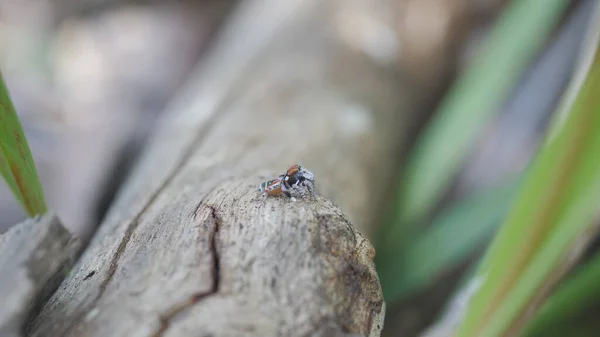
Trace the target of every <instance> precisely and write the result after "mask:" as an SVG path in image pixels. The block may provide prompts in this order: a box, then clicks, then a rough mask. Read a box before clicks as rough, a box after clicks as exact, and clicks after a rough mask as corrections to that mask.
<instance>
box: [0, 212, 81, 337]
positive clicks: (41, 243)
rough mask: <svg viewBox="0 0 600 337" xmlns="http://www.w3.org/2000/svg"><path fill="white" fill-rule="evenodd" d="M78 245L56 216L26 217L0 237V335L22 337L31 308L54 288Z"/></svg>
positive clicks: (63, 274) (62, 277)
mask: <svg viewBox="0 0 600 337" xmlns="http://www.w3.org/2000/svg"><path fill="white" fill-rule="evenodd" d="M78 248H79V243H78V240H76V239H74V238H73V237H72V236H71V233H69V231H68V230H66V229H65V228H64V227H63V226H62V224H61V223H60V221H59V220H58V218H57V217H56V216H55V215H46V216H44V217H37V218H35V219H29V220H27V221H25V222H23V223H20V224H17V225H15V226H14V227H12V228H11V229H10V230H8V231H7V232H6V233H4V234H2V235H1V236H0V336H2V337H18V336H22V330H23V325H24V324H25V322H26V321H27V317H28V315H29V313H30V311H32V310H35V308H36V306H38V305H39V303H40V301H43V299H45V298H47V297H48V296H49V295H50V294H52V293H53V292H54V291H55V290H56V288H57V287H58V285H59V284H60V282H61V281H62V280H63V279H64V277H65V276H66V274H67V269H68V268H69V267H70V266H71V265H72V264H73V262H74V260H75V255H76V253H77V251H78Z"/></svg>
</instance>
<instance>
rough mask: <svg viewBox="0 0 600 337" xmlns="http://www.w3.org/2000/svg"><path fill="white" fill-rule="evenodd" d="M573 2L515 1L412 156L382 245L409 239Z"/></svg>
mask: <svg viewBox="0 0 600 337" xmlns="http://www.w3.org/2000/svg"><path fill="white" fill-rule="evenodd" d="M568 4H569V1H565V0H518V1H513V2H512V3H511V4H510V5H509V8H508V9H507V10H506V12H505V13H503V15H502V16H501V18H500V19H499V21H498V23H497V24H496V25H495V26H494V29H493V31H492V33H491V35H490V37H489V39H488V40H487V42H486V44H485V46H484V47H483V48H482V53H481V54H480V55H479V56H478V58H477V59H476V61H475V62H474V64H473V65H472V66H471V67H470V68H469V69H468V71H467V72H466V73H465V74H464V75H463V76H461V77H460V78H459V80H458V81H457V83H455V85H454V86H453V87H452V89H451V91H450V92H449V93H448V95H447V96H446V97H445V99H444V100H443V102H442V104H441V105H440V108H439V110H438V111H437V112H436V114H435V115H434V118H433V120H432V121H431V123H430V124H429V125H428V126H427V128H426V129H425V130H424V131H423V132H422V134H421V136H420V138H419V139H418V142H417V144H416V146H415V148H414V149H413V151H412V152H411V154H410V156H409V160H408V162H407V167H406V170H405V172H404V176H403V179H402V181H401V187H400V195H399V197H398V205H397V207H396V216H395V217H394V222H393V223H392V226H391V228H390V230H389V231H382V233H381V236H380V241H379V242H378V248H379V249H388V248H390V247H393V246H395V245H398V244H399V243H401V242H403V239H408V238H409V237H410V234H411V233H412V232H413V227H415V226H416V225H417V224H420V223H422V221H423V220H424V218H425V216H426V215H427V214H428V213H429V212H430V211H431V209H432V208H433V207H434V206H435V205H436V204H437V202H438V200H439V199H440V197H441V195H442V194H443V193H444V192H445V191H446V190H447V188H448V186H449V184H450V182H451V180H452V178H453V177H454V176H455V174H456V173H457V171H458V170H459V168H460V165H461V163H462V162H463V161H464V159H465V157H466V155H467V154H468V152H469V150H470V149H471V144H472V142H473V140H474V139H475V137H476V136H477V134H478V132H480V131H481V129H482V127H483V126H484V124H485V123H486V122H487V121H488V119H489V118H490V117H491V116H492V114H493V113H495V112H496V111H497V110H498V109H499V108H500V106H501V105H502V104H503V102H504V101H505V99H506V98H507V97H508V95H509V94H510V92H511V90H512V89H513V88H514V86H515V85H516V83H517V82H518V80H519V79H520V77H521V74H522V73H523V71H524V69H525V68H526V67H527V65H528V64H529V62H530V61H531V60H532V58H533V57H534V56H535V55H536V53H537V52H538V51H539V49H540V47H541V45H542V44H543V43H544V42H545V41H546V38H547V37H548V36H549V35H550V33H551V32H552V30H553V28H554V27H555V25H556V23H557V22H558V21H559V19H560V17H561V13H563V12H564V10H565V9H566V6H567V5H568Z"/></svg>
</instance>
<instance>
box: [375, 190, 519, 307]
mask: <svg viewBox="0 0 600 337" xmlns="http://www.w3.org/2000/svg"><path fill="white" fill-rule="evenodd" d="M517 186H518V183H517V181H512V182H508V183H506V184H503V185H501V186H498V187H494V188H491V189H489V190H486V191H483V192H479V193H475V194H473V195H471V196H467V197H466V198H465V199H464V200H461V201H459V203H458V204H457V205H455V206H453V207H451V208H449V209H448V210H446V211H445V212H442V213H441V214H440V215H439V216H437V217H436V219H435V220H434V221H433V223H432V224H431V226H430V227H429V228H428V230H427V231H425V232H424V233H423V234H422V235H420V236H418V237H417V238H415V239H413V240H411V241H410V242H409V243H408V244H407V246H406V248H405V249H403V250H401V251H398V252H395V253H393V254H390V256H389V258H387V259H385V260H380V264H378V265H377V267H378V270H379V279H380V280H381V284H382V287H383V291H384V295H385V298H386V301H387V302H388V303H393V302H396V301H399V300H402V299H404V298H405V297H406V296H408V295H410V294H413V293H415V292H417V291H421V290H423V289H424V288H425V287H427V286H428V285H429V284H431V283H432V282H434V281H435V280H436V279H437V277H439V276H440V275H441V274H442V273H443V272H444V271H447V270H450V269H452V268H454V267H456V266H457V265H459V264H460V263H462V262H464V261H466V259H467V258H468V257H469V256H470V255H471V254H472V253H473V252H474V251H475V250H476V249H478V248H479V247H482V246H483V245H484V244H485V243H486V242H487V240H488V239H490V238H491V237H492V235H493V233H494V230H495V229H496V226H497V225H498V223H499V222H500V220H501V219H502V217H503V216H504V214H505V212H506V211H507V210H508V208H509V205H510V201H511V199H512V197H513V195H514V194H515V192H516V190H517Z"/></svg>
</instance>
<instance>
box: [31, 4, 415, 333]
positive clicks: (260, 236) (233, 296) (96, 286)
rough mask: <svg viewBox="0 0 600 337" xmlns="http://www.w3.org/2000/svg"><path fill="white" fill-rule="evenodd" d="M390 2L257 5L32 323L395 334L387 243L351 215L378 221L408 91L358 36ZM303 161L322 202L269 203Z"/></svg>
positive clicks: (123, 329) (173, 113) (77, 327)
mask: <svg viewBox="0 0 600 337" xmlns="http://www.w3.org/2000/svg"><path fill="white" fill-rule="evenodd" d="M376 4H377V6H371V5H369V6H367V5H365V2H362V1H345V0H344V1H331V2H322V1H316V0H309V1H306V0H302V1H300V0H290V1H264V0H256V1H247V2H244V3H243V4H242V5H241V6H240V8H239V9H238V11H237V14H235V15H234V17H233V18H232V21H231V22H230V23H229V27H228V29H227V30H226V31H225V32H224V33H223V35H222V36H221V37H220V40H219V41H220V42H218V43H217V45H216V46H215V47H214V49H213V50H212V51H211V55H210V56H209V59H208V60H207V61H206V62H204V64H203V65H202V66H201V67H200V69H198V72H197V73H195V74H193V76H192V78H193V80H192V81H191V82H190V83H188V85H187V87H186V89H185V91H184V92H183V93H182V95H181V96H180V97H179V98H178V99H177V100H176V101H175V102H174V103H173V104H172V105H171V107H170V109H169V111H170V113H168V114H167V116H166V117H167V118H165V120H164V121H163V125H162V128H161V129H160V130H159V132H158V133H157V134H156V135H155V136H154V139H153V141H152V142H151V144H149V147H148V149H147V151H146V153H145V155H144V156H143V158H142V159H141V160H140V162H139V164H138V166H137V168H136V169H135V170H134V172H133V174H132V176H131V177H130V179H129V180H128V182H127V184H126V185H125V186H124V187H123V188H122V190H121V192H120V193H119V195H118V197H117V200H116V201H115V203H114V204H113V205H112V207H111V210H110V212H109V214H108V215H107V217H106V218H105V219H104V221H103V223H102V225H101V226H100V229H99V231H98V232H97V233H96V235H95V236H94V238H93V239H92V241H91V243H90V246H89V247H88V248H87V250H86V252H85V253H84V255H83V256H82V258H81V259H80V261H79V262H78V263H77V265H76V266H75V268H74V270H73V272H72V273H71V275H70V276H69V278H68V279H67V280H66V281H65V282H63V283H62V284H61V286H60V288H59V289H58V290H57V292H56V293H55V294H54V296H53V297H52V298H51V299H50V300H49V301H48V303H47V305H46V306H45V307H44V309H43V310H42V311H41V313H40V314H39V315H38V316H37V317H36V318H35V319H34V320H33V321H32V322H31V324H30V326H29V329H28V332H29V334H30V335H31V336H379V333H380V330H381V328H382V327H383V325H382V323H383V316H384V311H385V305H384V302H383V297H382V293H381V288H380V285H379V281H378V278H377V274H376V272H375V269H374V266H373V262H372V259H373V257H374V250H373V248H372V246H371V245H370V243H369V242H368V241H367V239H365V237H363V235H362V234H361V233H360V232H359V231H358V230H356V229H355V228H354V227H353V225H352V224H351V222H352V223H353V224H354V225H356V226H357V227H358V228H359V229H360V230H361V231H362V232H364V233H370V232H371V231H372V230H373V229H374V221H375V220H377V218H378V216H377V214H378V211H379V206H380V204H381V202H382V200H383V199H382V198H383V195H384V191H385V188H386V186H387V185H388V184H389V181H390V180H391V178H392V172H393V164H395V163H396V162H397V161H396V160H395V159H391V158H394V156H395V155H396V154H397V152H398V147H399V145H400V142H401V140H402V135H403V134H404V130H405V127H406V123H403V119H404V116H406V115H405V114H403V113H401V112H402V111H403V110H404V109H407V107H408V105H407V104H406V102H407V101H406V99H405V98H404V97H402V94H403V93H406V92H407V90H406V88H405V87H404V86H403V85H402V83H401V82H400V81H399V80H398V77H397V74H395V72H394V71H393V64H394V62H395V57H393V56H391V57H389V58H386V57H382V53H381V50H380V52H377V53H375V54H376V55H378V56H377V57H371V56H369V53H372V52H373V48H370V47H369V48H370V49H369V48H367V49H368V50H366V49H365V50H361V49H360V48H359V49H357V48H355V47H356V44H352V43H348V40H345V38H344V36H346V37H347V36H348V34H347V32H348V31H351V30H352V29H355V28H357V27H356V25H357V24H359V23H361V22H363V23H364V22H371V24H378V23H377V22H376V21H373V20H371V21H368V20H366V21H365V20H362V21H361V16H364V17H362V19H369V18H370V19H373V18H374V17H376V15H375V14H374V12H372V11H374V10H375V9H376V10H377V11H378V12H377V13H381V12H382V11H383V12H385V10H386V8H388V9H389V8H391V7H390V6H393V1H389V2H387V1H378V2H376ZM371 7H373V8H371ZM350 13H354V14H350ZM350 18H353V19H355V20H358V21H353V20H346V19H350ZM363 28H364V27H363ZM359 31H362V30H359ZM342 32H345V33H342ZM354 42H356V41H354ZM371 42H373V41H371ZM375 42H377V41H375ZM379 42H381V41H379ZM384 42H385V41H384ZM388 42H389V41H388ZM371 47H372V46H371ZM365 48H366V47H365ZM377 48H380V49H382V50H383V51H386V50H387V51H389V50H390V48H389V46H387V47H386V46H382V45H381V43H380V44H379V45H378V47H377ZM386 60H389V63H387V61H386ZM295 163H298V164H301V165H303V166H305V167H307V168H308V169H309V170H311V171H313V172H314V173H315V175H316V187H317V196H316V197H315V198H312V199H300V200H298V202H296V203H293V202H291V201H290V200H289V199H286V198H284V197H269V198H266V199H263V198H261V197H260V193H259V192H258V191H257V190H256V189H257V187H258V185H259V184H260V183H261V182H262V181H263V180H266V179H269V178H271V177H273V176H276V175H277V174H280V173H281V172H282V171H284V170H285V169H286V168H287V167H288V166H290V165H291V164H295ZM330 200H331V201H330ZM334 203H335V204H339V205H340V207H341V208H339V207H338V206H336V205H335V204H334ZM342 209H343V210H344V211H345V212H346V213H347V214H348V216H346V215H344V214H343V213H342V211H341V210H342Z"/></svg>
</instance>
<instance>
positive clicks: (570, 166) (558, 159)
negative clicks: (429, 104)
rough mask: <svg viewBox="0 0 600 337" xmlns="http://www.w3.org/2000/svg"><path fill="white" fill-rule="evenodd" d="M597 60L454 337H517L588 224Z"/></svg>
mask: <svg viewBox="0 0 600 337" xmlns="http://www.w3.org/2000/svg"><path fill="white" fill-rule="evenodd" d="M598 92H600V57H599V55H598V50H596V51H595V56H594V61H593V64H592V66H591V67H590V71H589V73H588V75H587V77H586V80H585V82H584V84H583V86H582V87H581V90H580V91H579V93H578V95H577V97H576V99H575V102H574V104H573V106H572V107H571V109H570V112H569V114H568V115H567V116H566V119H565V121H564V123H561V124H560V125H559V126H556V127H555V129H553V132H555V134H553V136H552V137H550V138H549V139H548V141H547V143H546V144H545V145H544V146H543V148H542V149H541V151H540V153H539V154H538V156H537V158H536V159H535V161H534V163H533V165H532V167H531V168H530V170H528V172H527V175H526V178H525V182H524V184H523V186H522V188H521V190H520V192H519V195H518V197H517V198H516V200H515V203H514V206H513V207H512V209H511V211H510V212H509V215H508V217H507V219H506V220H505V222H504V224H503V226H502V227H501V229H500V231H499V233H498V235H496V237H495V239H494V241H493V243H492V245H491V247H490V248H489V249H488V252H487V254H486V256H485V258H484V260H483V263H482V264H481V266H480V268H479V270H478V273H477V276H476V277H478V278H481V279H482V280H483V281H484V283H483V285H482V286H481V288H480V289H479V291H478V292H477V293H476V294H475V295H474V297H473V298H472V299H471V303H470V305H469V308H468V310H467V313H466V317H465V319H464V321H463V322H462V325H461V327H460V329H459V330H458V336H460V337H467V336H469V337H470V336H482V337H487V336H501V335H503V334H506V333H507V332H508V331H510V333H516V332H518V331H520V330H521V329H522V325H523V324H524V322H525V320H526V319H527V317H528V315H531V314H533V313H535V309H536V308H537V305H538V303H537V301H536V300H539V299H540V298H539V297H540V296H541V295H542V293H541V291H542V290H543V289H544V286H545V285H548V284H549V282H550V281H551V280H552V279H553V276H555V275H553V273H556V272H557V271H559V270H560V269H561V267H563V266H564V263H565V261H566V260H565V259H566V257H567V255H568V254H569V252H570V251H571V249H572V248H573V246H574V245H576V244H577V239H578V238H579V237H580V236H581V235H584V234H585V230H586V229H587V227H589V226H591V225H592V218H593V215H594V213H595V211H596V209H597V205H598V203H597V201H598V200H599V197H600V157H599V156H598V153H600V132H598V130H600V96H598V95H597V93H598Z"/></svg>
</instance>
